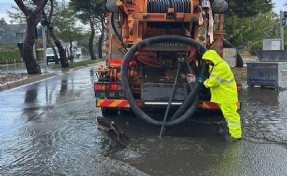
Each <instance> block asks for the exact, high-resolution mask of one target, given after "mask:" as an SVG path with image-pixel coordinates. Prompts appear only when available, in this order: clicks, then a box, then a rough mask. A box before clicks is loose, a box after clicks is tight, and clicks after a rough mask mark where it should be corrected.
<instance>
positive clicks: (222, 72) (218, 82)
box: [202, 50, 238, 104]
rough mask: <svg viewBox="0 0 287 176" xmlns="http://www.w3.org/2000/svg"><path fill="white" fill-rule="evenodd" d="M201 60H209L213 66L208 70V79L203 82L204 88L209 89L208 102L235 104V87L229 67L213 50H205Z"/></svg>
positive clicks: (236, 95)
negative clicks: (209, 97) (209, 96)
mask: <svg viewBox="0 0 287 176" xmlns="http://www.w3.org/2000/svg"><path fill="white" fill-rule="evenodd" d="M202 59H204V60H210V61H212V62H213V64H214V66H210V68H209V72H210V76H209V78H208V79H207V80H206V81H204V86H205V87H207V88H210V92H211V100H210V101H211V102H214V103H218V104H223V103H237V102H238V94H237V86H236V82H235V79H234V75H233V73H232V71H231V69H230V66H229V65H228V64H227V63H226V62H225V61H224V60H223V59H222V58H221V57H220V56H219V55H218V54H217V53H216V51H215V50H207V51H206V52H205V53H204V54H203V56H202Z"/></svg>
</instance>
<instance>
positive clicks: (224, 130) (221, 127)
mask: <svg viewBox="0 0 287 176" xmlns="http://www.w3.org/2000/svg"><path fill="white" fill-rule="evenodd" d="M218 126H219V128H218V131H217V133H218V134H219V135H222V136H225V135H229V133H228V127H227V123H226V122H220V123H219V125H218Z"/></svg>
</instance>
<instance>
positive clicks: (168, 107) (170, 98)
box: [159, 63, 182, 137]
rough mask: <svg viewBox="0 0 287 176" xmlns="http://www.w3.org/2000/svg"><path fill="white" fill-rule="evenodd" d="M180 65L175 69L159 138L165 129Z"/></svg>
mask: <svg viewBox="0 0 287 176" xmlns="http://www.w3.org/2000/svg"><path fill="white" fill-rule="evenodd" d="M181 65H182V63H179V64H178V67H177V71H176V76H175V80H174V83H173V88H172V92H171V95H170V97H169V101H168V105H167V108H166V111H165V115H164V118H163V123H162V126H161V129H160V133H159V137H161V136H162V133H163V130H164V127H165V123H166V119H167V116H168V112H169V109H170V105H171V101H172V99H173V96H174V92H175V88H176V85H177V82H178V75H179V72H180V68H181Z"/></svg>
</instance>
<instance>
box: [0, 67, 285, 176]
mask: <svg viewBox="0 0 287 176" xmlns="http://www.w3.org/2000/svg"><path fill="white" fill-rule="evenodd" d="M94 70H95V67H91V68H87V69H82V70H79V71H76V72H73V73H70V74H64V75H62V76H58V77H56V78H52V79H49V80H46V81H43V82H38V83H35V84H31V85H28V86H25V87H21V88H18V89H14V90H9V91H5V92H1V93H0V112H1V116H0V135H1V138H0V149H1V158H0V166H1V176H2V175H5V176H6V175H103V176H104V175H119V176H120V175H136V176H137V175H155V176H168V175H170V176H174V175H208V176H209V175H218V176H222V175H287V168H286V165H287V159H286V157H283V156H287V155H286V154H287V150H286V149H287V137H286V136H287V131H286V129H287V128H286V126H287V120H286V119H287V117H286V109H287V108H286V103H287V95H286V94H287V91H280V92H276V91H274V90H272V89H262V88H249V87H247V86H246V85H244V90H243V92H242V93H241V94H240V100H241V101H242V110H241V111H240V114H241V116H242V123H243V133H244V140H242V141H240V142H238V143H231V144H230V143H226V142H225V141H224V140H223V136H221V135H218V133H217V131H218V123H217V121H216V122H215V121H214V120H213V119H214V116H215V115H214V114H213V113H197V114H195V116H194V117H193V118H192V119H190V120H189V121H187V122H186V123H184V124H181V125H179V126H176V127H174V128H172V129H170V130H169V131H167V132H166V133H165V134H164V136H163V138H159V137H158V136H159V131H160V128H158V127H153V126H151V125H149V124H147V123H146V122H144V121H142V120H140V119H138V118H136V117H135V116H134V115H123V114H122V115H120V117H117V118H114V119H113V120H114V121H115V122H116V124H118V126H120V127H121V128H122V129H123V130H124V132H125V133H126V134H127V135H128V136H129V137H130V139H131V140H130V145H129V146H128V148H127V149H122V148H119V147H117V146H115V145H114V144H113V143H111V142H110V141H109V140H108V139H106V138H105V137H104V136H103V135H102V134H101V133H100V132H99V130H98V129H97V126H96V123H95V119H96V117H97V116H101V112H100V109H99V108H96V107H95V98H94V92H93V82H94V81H95V80H96V79H97V78H96V75H95V72H94ZM216 116H217V117H219V118H220V115H219V114H217V115H216Z"/></svg>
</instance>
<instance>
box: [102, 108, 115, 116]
mask: <svg viewBox="0 0 287 176" xmlns="http://www.w3.org/2000/svg"><path fill="white" fill-rule="evenodd" d="M101 110H102V115H103V117H112V116H117V115H118V112H119V111H118V109H114V108H102V109H101Z"/></svg>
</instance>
